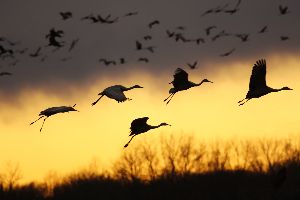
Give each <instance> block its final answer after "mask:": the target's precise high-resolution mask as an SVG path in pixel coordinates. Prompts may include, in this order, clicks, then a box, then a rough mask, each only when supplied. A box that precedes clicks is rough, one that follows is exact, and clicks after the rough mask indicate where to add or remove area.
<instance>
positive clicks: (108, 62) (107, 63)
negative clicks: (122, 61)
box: [99, 58, 117, 66]
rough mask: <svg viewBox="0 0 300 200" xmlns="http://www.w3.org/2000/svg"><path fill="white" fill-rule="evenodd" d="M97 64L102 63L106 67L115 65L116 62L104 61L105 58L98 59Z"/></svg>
mask: <svg viewBox="0 0 300 200" xmlns="http://www.w3.org/2000/svg"><path fill="white" fill-rule="evenodd" d="M99 62H103V63H104V65H106V66H109V65H116V64H117V63H116V61H114V60H107V59H105V58H100V59H99Z"/></svg>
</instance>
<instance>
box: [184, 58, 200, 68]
mask: <svg viewBox="0 0 300 200" xmlns="http://www.w3.org/2000/svg"><path fill="white" fill-rule="evenodd" d="M197 63H198V61H197V60H196V61H195V62H194V63H193V64H190V63H187V65H188V66H189V67H190V68H191V69H195V68H196V65H197Z"/></svg>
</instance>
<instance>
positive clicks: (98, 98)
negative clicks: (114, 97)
mask: <svg viewBox="0 0 300 200" xmlns="http://www.w3.org/2000/svg"><path fill="white" fill-rule="evenodd" d="M102 97H103V95H101V96H100V97H99V98H98V99H97V100H96V101H95V102H93V103H92V106H94V105H95V104H96V103H98V101H99V100H100V99H101V98H102Z"/></svg>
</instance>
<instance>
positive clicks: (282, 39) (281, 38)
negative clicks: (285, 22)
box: [280, 36, 290, 41]
mask: <svg viewBox="0 0 300 200" xmlns="http://www.w3.org/2000/svg"><path fill="white" fill-rule="evenodd" d="M289 39H290V37H288V36H280V40H281V41H286V40H289Z"/></svg>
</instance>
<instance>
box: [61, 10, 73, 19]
mask: <svg viewBox="0 0 300 200" xmlns="http://www.w3.org/2000/svg"><path fill="white" fill-rule="evenodd" d="M59 14H60V16H61V17H62V20H67V19H69V18H72V16H73V14H72V12H70V11H67V12H60V13H59Z"/></svg>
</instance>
